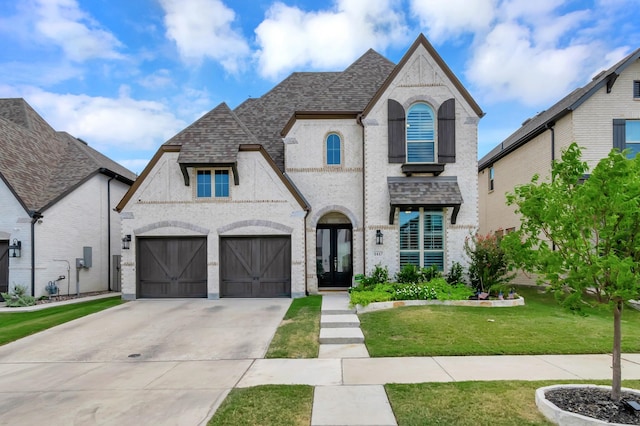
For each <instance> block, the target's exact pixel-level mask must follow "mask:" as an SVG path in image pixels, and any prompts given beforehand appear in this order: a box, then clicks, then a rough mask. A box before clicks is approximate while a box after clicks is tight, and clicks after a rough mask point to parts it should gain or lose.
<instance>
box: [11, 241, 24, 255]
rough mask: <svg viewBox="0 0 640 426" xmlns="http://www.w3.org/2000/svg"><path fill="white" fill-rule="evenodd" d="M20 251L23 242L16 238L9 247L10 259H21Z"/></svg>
mask: <svg viewBox="0 0 640 426" xmlns="http://www.w3.org/2000/svg"><path fill="white" fill-rule="evenodd" d="M20 250H22V241H19V240H18V239H17V238H14V239H13V241H12V242H11V245H10V246H9V257H20Z"/></svg>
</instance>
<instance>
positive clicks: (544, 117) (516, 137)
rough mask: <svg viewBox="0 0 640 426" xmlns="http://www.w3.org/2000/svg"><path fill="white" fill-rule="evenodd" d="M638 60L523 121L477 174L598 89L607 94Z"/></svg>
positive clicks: (485, 159) (623, 63)
mask: <svg viewBox="0 0 640 426" xmlns="http://www.w3.org/2000/svg"><path fill="white" fill-rule="evenodd" d="M639 58H640V49H637V50H636V51H634V52H633V53H631V54H630V55H628V56H627V57H625V58H624V59H622V60H621V61H620V62H618V63H617V64H615V65H614V66H612V67H611V68H609V69H608V70H606V71H603V72H601V73H599V74H598V75H596V76H595V77H594V78H593V79H592V80H591V81H590V82H589V83H587V84H586V85H585V86H583V87H579V88H577V89H575V90H574V91H573V92H571V93H569V94H568V95H567V96H565V97H564V98H562V99H561V100H560V101H558V102H557V103H555V104H554V105H552V106H551V107H550V108H549V109H547V110H545V111H542V112H540V113H538V114H537V115H535V116H534V117H532V118H530V119H528V120H526V121H525V122H524V123H522V127H520V128H519V129H518V130H516V131H515V132H513V133H512V134H511V135H510V136H509V137H507V138H506V139H505V140H504V141H502V143H500V144H499V145H498V146H496V147H495V148H494V149H492V150H491V151H490V152H489V153H488V154H487V155H485V156H484V157H482V159H480V161H479V162H478V171H481V170H482V169H484V168H486V167H488V166H491V165H492V164H493V163H494V162H496V161H498V160H499V159H501V158H502V157H504V156H506V155H507V154H509V153H510V152H513V151H514V150H516V149H518V148H519V147H521V146H522V145H524V144H525V143H527V142H529V141H530V140H532V139H533V138H535V137H536V136H538V135H539V134H541V133H543V132H544V131H545V130H547V129H548V128H549V127H551V126H553V125H554V124H555V122H556V121H558V120H559V119H560V118H562V117H563V116H565V115H567V114H569V113H570V112H571V111H573V110H575V109H576V108H578V107H579V106H580V105H582V104H583V103H584V102H585V101H587V100H588V99H589V98H590V97H591V96H592V95H593V94H595V93H596V92H597V91H598V90H600V89H601V88H603V87H606V89H607V93H608V92H610V91H611V88H612V87H613V85H614V84H615V81H616V79H617V78H618V76H619V75H620V74H621V73H622V72H623V71H624V70H625V69H626V68H627V67H628V66H629V65H631V64H632V63H634V62H635V61H637V60H638V59H639Z"/></svg>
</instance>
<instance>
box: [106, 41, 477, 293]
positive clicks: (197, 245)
mask: <svg viewBox="0 0 640 426" xmlns="http://www.w3.org/2000/svg"><path fill="white" fill-rule="evenodd" d="M482 116H483V112H482V110H481V109H480V107H479V106H478V105H477V104H476V102H475V101H474V100H473V99H472V98H471V96H470V95H469V93H468V92H467V90H466V89H465V88H464V87H463V86H462V84H461V83H460V81H459V80H458V79H457V78H456V77H455V75H454V74H453V73H452V72H451V70H450V69H449V68H448V67H447V65H446V64H445V63H444V61H443V60H442V58H441V57H440V56H439V55H438V54H437V53H436V51H435V50H434V49H433V47H432V46H431V45H430V44H429V42H428V41H427V40H426V38H425V37H424V36H422V35H420V36H419V37H418V38H417V40H416V41H415V42H414V44H413V45H412V46H411V47H410V49H409V50H408V51H407V53H406V54H405V56H404V57H403V58H402V60H401V61H400V63H399V64H397V65H394V64H393V63H392V62H390V61H389V60H387V59H386V58H384V57H382V56H381V55H380V54H378V53H376V52H375V51H373V50H369V51H368V52H366V53H365V54H364V55H363V56H361V57H360V58H359V59H358V60H356V61H355V62H354V63H353V64H352V65H350V66H349V67H348V68H347V69H346V70H344V71H342V72H298V73H293V74H291V75H290V76H289V77H288V78H286V79H285V80H284V81H282V82H281V83H280V84H278V85H277V86H275V87H274V88H273V89H272V90H271V91H269V92H268V93H266V94H265V95H263V96H261V97H260V98H255V99H248V100H247V101H245V102H244V103H242V104H241V105H240V106H238V107H237V108H235V110H231V109H230V108H229V107H227V105H226V104H224V103H223V104H221V105H219V106H217V107H216V108H214V109H213V110H212V111H210V112H208V113H207V114H205V115H204V116H203V117H201V118H200V119H199V120H197V121H196V122H195V123H193V124H192V125H190V126H189V127H187V128H186V129H184V130H183V131H182V132H180V133H179V134H177V135H176V136H174V137H173V138H172V139H170V140H169V141H167V142H166V143H165V144H164V145H162V146H161V147H160V149H159V150H158V152H157V153H156V154H155V156H154V157H153V159H152V160H151V162H150V163H149V165H148V166H147V167H146V168H145V170H144V171H143V172H142V174H141V176H140V178H139V179H138V180H137V181H136V182H135V184H134V185H133V186H132V187H131V189H130V190H129V192H128V193H127V194H126V196H125V197H124V198H123V199H122V201H121V202H120V204H118V207H117V209H118V210H119V211H121V216H122V224H123V237H124V239H126V240H130V241H131V242H130V244H131V246H130V247H131V249H130V250H128V251H127V250H125V251H123V255H122V294H123V297H124V298H127V299H133V298H141V297H208V298H212V299H215V298H218V297H279V296H282V297H300V296H303V295H305V294H308V293H316V292H318V291H319V290H322V289H344V288H347V287H350V286H351V285H352V284H353V282H354V274H359V273H370V272H371V271H372V270H373V269H374V267H375V266H376V265H382V266H386V267H388V268H389V272H390V274H391V275H392V276H393V274H394V273H396V272H397V271H398V270H399V269H400V268H401V267H402V266H403V265H405V264H415V265H416V266H421V267H422V266H425V267H427V266H430V265H432V264H435V265H437V266H438V268H439V269H441V270H443V271H445V272H446V271H447V270H448V268H449V267H450V266H451V264H452V262H454V261H457V262H460V263H463V264H464V263H466V262H465V259H464V255H463V252H464V250H463V244H464V239H465V237H466V236H467V235H469V233H471V232H473V231H475V229H476V228H477V224H478V223H477V222H478V216H477V214H478V213H477V174H476V172H475V170H476V169H477V125H478V121H479V118H480V117H482Z"/></svg>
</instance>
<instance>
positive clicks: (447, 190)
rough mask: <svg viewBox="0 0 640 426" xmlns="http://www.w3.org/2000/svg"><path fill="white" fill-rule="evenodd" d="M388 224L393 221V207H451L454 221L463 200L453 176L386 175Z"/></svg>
mask: <svg viewBox="0 0 640 426" xmlns="http://www.w3.org/2000/svg"><path fill="white" fill-rule="evenodd" d="M387 187H388V189H389V203H390V204H391V211H390V216H389V224H392V223H393V219H394V215H395V208H396V207H397V208H399V209H405V208H408V207H426V208H442V207H453V208H454V210H453V214H452V217H451V223H453V224H455V223H456V217H457V215H458V211H459V209H460V205H461V204H462V203H463V202H464V200H463V199H462V194H461V193H460V187H459V186H458V180H457V178H456V177H455V176H424V177H388V178H387Z"/></svg>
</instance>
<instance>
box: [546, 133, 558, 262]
mask: <svg viewBox="0 0 640 426" xmlns="http://www.w3.org/2000/svg"><path fill="white" fill-rule="evenodd" d="M555 125H556V123H554V122H551V123H547V125H546V127H547V129H549V131H551V168H553V162H554V161H556V129H555V128H554V126H555ZM551 179H553V174H551ZM551 250H552V251H556V244H555V243H553V244H551Z"/></svg>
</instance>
